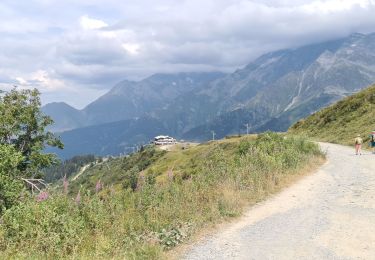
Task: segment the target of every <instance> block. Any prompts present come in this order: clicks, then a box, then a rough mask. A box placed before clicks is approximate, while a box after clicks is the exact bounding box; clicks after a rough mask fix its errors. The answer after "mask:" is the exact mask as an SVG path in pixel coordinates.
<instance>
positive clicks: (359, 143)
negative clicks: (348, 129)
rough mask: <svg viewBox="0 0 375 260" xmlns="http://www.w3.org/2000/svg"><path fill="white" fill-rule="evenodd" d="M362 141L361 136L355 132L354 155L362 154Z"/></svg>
mask: <svg viewBox="0 0 375 260" xmlns="http://www.w3.org/2000/svg"><path fill="white" fill-rule="evenodd" d="M362 143H363V140H362V138H361V135H360V134H357V137H356V138H355V139H354V144H355V154H356V155H358V154H359V155H361V154H362Z"/></svg>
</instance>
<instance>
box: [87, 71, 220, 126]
mask: <svg viewBox="0 0 375 260" xmlns="http://www.w3.org/2000/svg"><path fill="white" fill-rule="evenodd" d="M223 75H224V74H223V73H220V72H212V73H205V72H203V73H177V74H155V75H153V76H151V77H148V78H146V79H144V80H142V81H139V82H131V81H123V82H120V83H119V84H117V85H116V86H115V87H114V88H113V89H111V90H110V91H109V92H108V93H107V94H105V95H104V96H102V97H100V98H99V99H98V100H96V101H94V102H93V103H91V104H89V105H88V106H87V107H86V108H85V109H84V110H83V111H82V112H83V113H84V115H85V116H86V120H87V124H88V125H94V124H101V123H107V122H114V121H119V120H124V119H131V118H136V117H141V116H145V115H147V114H152V113H153V112H154V111H155V110H156V109H161V108H163V107H165V106H167V105H168V104H169V103H170V102H171V101H172V100H174V99H175V98H177V97H178V96H180V95H183V94H185V93H187V92H189V91H192V90H195V89H200V88H201V87H203V86H205V84H207V83H208V82H210V81H212V80H214V79H217V78H220V77H222V76H223Z"/></svg>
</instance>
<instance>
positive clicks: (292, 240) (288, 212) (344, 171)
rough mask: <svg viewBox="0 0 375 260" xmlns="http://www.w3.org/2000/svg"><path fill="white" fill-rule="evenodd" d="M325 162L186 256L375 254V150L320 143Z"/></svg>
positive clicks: (343, 256) (354, 256) (366, 256)
mask: <svg viewBox="0 0 375 260" xmlns="http://www.w3.org/2000/svg"><path fill="white" fill-rule="evenodd" d="M321 147H322V149H323V150H324V151H327V158H328V161H327V163H326V164H325V165H324V166H322V168H320V170H318V171H317V172H316V173H314V174H312V175H310V176H308V177H306V178H304V179H302V180H301V181H299V182H298V183H296V184H295V185H293V186H291V187H290V188H288V189H286V190H285V191H283V192H282V193H280V194H279V195H276V196H275V197H273V198H272V199H270V200H268V201H266V202H264V203H261V204H259V205H257V206H255V207H253V208H252V209H250V210H249V211H248V212H247V213H246V214H244V216H243V217H242V218H241V219H240V220H239V221H238V222H236V223H234V224H232V225H230V226H227V227H226V228H224V230H221V231H220V232H218V233H217V234H214V235H212V236H210V237H206V238H204V239H203V240H202V241H200V242H198V243H197V244H196V245H194V246H192V247H191V248H190V249H189V250H188V251H187V252H186V253H185V256H184V258H185V259H375V155H373V154H370V153H369V152H365V153H364V154H362V155H361V156H356V155H354V149H351V148H349V147H344V146H339V145H333V144H325V143H324V144H321Z"/></svg>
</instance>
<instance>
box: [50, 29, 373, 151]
mask: <svg viewBox="0 0 375 260" xmlns="http://www.w3.org/2000/svg"><path fill="white" fill-rule="evenodd" d="M373 82H375V33H374V34H368V35H364V34H353V35H350V36H348V37H347V38H343V39H338V40H334V41H329V42H324V43H318V44H312V45H308V46H303V47H300V48H296V49H289V50H281V51H276V52H272V53H268V54H265V55H263V56H261V57H259V58H258V59H256V60H255V61H253V62H252V63H250V64H249V65H247V66H246V67H244V68H243V69H239V70H237V71H235V72H234V73H231V74H227V75H224V74H221V73H180V74H175V75H173V74H172V75H163V74H157V75H154V76H151V77H149V78H147V79H145V80H143V81H140V82H128V81H124V82H122V83H119V84H118V85H117V86H115V87H114V88H113V89H112V90H111V91H110V92H109V93H107V94H106V95H104V96H103V97H101V98H99V99H98V100H96V101H94V102H93V103H92V104H90V105H89V106H87V107H86V108H85V109H84V110H82V111H80V113H81V114H82V115H83V117H84V120H82V122H84V124H85V125H95V124H101V123H105V122H112V121H118V120H122V119H129V120H133V119H136V118H142V117H144V116H146V118H152V119H153V120H150V121H147V120H146V121H145V124H148V127H149V128H154V124H156V125H162V126H163V129H164V131H165V132H164V133H165V134H170V135H174V136H176V137H178V138H184V139H190V140H199V141H201V140H207V139H209V138H211V131H215V132H216V133H217V137H218V138H221V137H223V136H225V135H228V134H237V133H244V132H245V130H246V128H245V127H244V125H245V124H249V125H250V126H251V131H253V132H254V131H255V132H256V131H264V130H276V131H285V130H286V129H288V127H289V126H290V125H291V124H293V123H294V122H296V121H297V120H298V119H300V118H303V117H305V116H307V115H309V114H311V113H313V112H315V111H317V110H319V109H320V108H322V107H325V106H328V105H330V104H332V103H334V102H335V101H337V100H340V99H342V98H344V97H346V96H348V95H351V94H353V93H355V92H358V91H359V90H361V89H362V88H364V87H366V86H368V85H370V84H372V83H373ZM47 114H48V112H47ZM79 132H81V133H82V134H83V135H84V131H83V130H82V131H79ZM139 134H142V132H141V129H139V131H138V132H137V135H139ZM124 138H126V139H127V140H130V139H132V138H133V136H124ZM144 141H146V140H144ZM93 142H95V140H93ZM66 147H67V149H69V147H68V146H66ZM91 152H93V153H95V152H96V151H91Z"/></svg>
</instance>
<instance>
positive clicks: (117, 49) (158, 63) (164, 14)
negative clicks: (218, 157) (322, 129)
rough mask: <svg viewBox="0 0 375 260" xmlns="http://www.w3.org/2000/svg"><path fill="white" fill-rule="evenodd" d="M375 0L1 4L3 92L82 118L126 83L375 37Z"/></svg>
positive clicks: (34, 0) (37, 0)
mask: <svg viewBox="0 0 375 260" xmlns="http://www.w3.org/2000/svg"><path fill="white" fill-rule="evenodd" d="M374 14H375V0H319V1H316V0H315V1H314V0H312V1H308V0H267V1H266V0H137V1H133V0H121V1H120V0H106V1H104V0H102V1H100V0H91V1H90V0H64V1H61V0H17V1H14V0H1V2H0V17H1V23H0V65H1V66H0V89H9V88H11V87H12V86H13V85H17V86H19V87H22V88H30V87H37V88H39V89H40V91H41V92H42V93H43V96H42V97H43V102H44V103H47V102H52V101H65V102H67V103H69V104H71V105H73V106H75V107H77V108H82V107H83V106H85V105H86V104H88V103H89V102H91V101H92V100H93V99H95V98H97V97H98V96H100V95H101V94H103V93H105V92H106V91H107V90H108V89H109V88H111V87H112V86H113V85H114V84H115V83H116V82H118V81H120V80H123V79H132V80H138V79H141V78H144V77H146V76H149V75H150V74H153V73H157V72H167V73H170V72H178V71H213V70H221V71H226V72H230V71H233V70H235V69H236V68H239V67H241V66H244V65H245V64H247V63H248V62H250V61H251V60H252V59H254V58H256V57H257V56H259V55H261V54H263V53H265V52H267V51H271V50H276V49H280V48H289V47H296V46H300V45H303V44H307V43H313V42H319V41H324V40H329V39H334V38H338V37H343V36H347V35H349V34H350V33H353V32H363V33H368V32H371V31H375V15H374Z"/></svg>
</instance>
